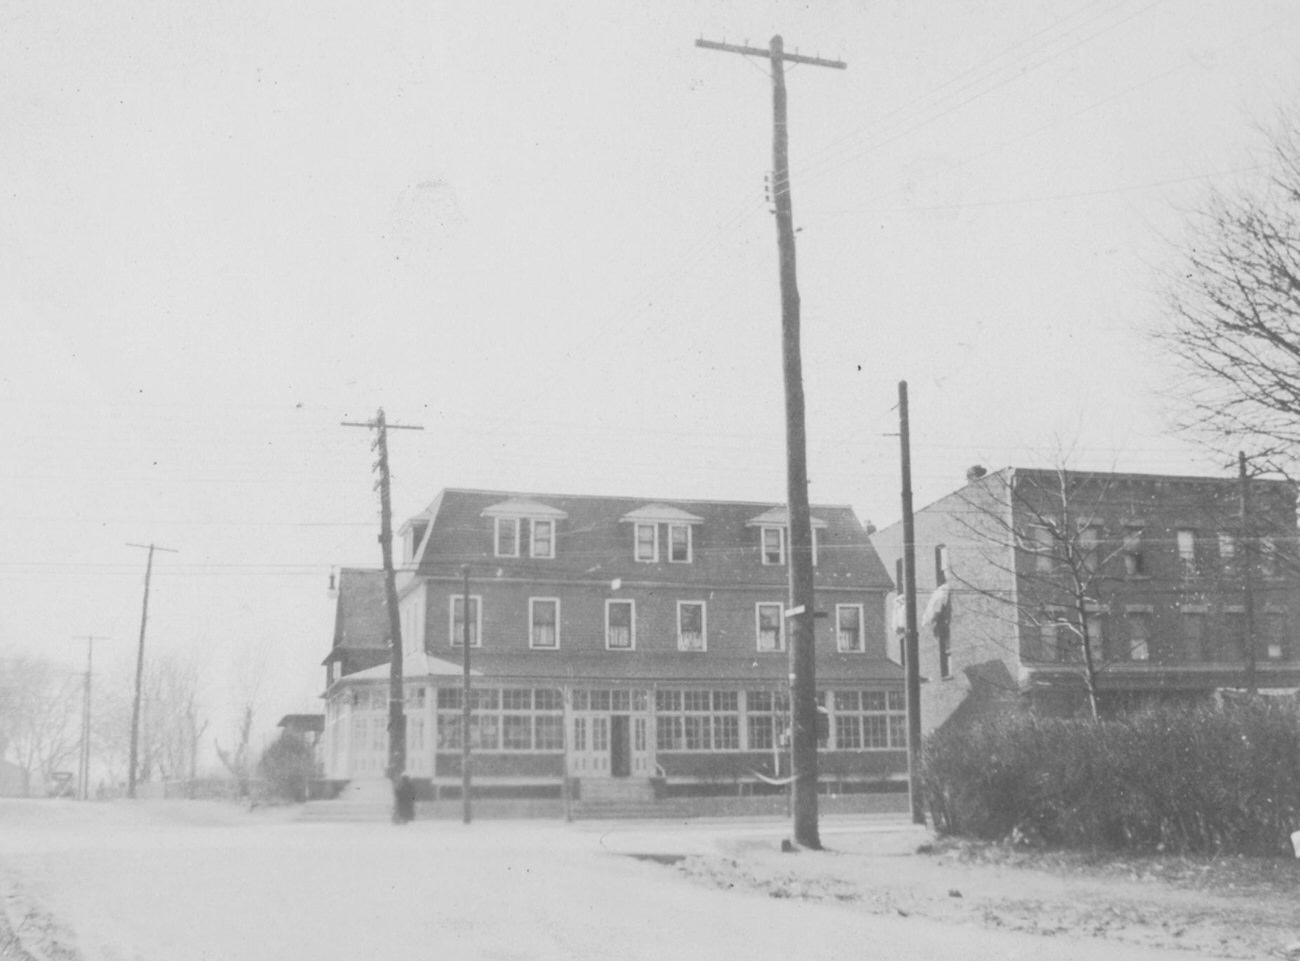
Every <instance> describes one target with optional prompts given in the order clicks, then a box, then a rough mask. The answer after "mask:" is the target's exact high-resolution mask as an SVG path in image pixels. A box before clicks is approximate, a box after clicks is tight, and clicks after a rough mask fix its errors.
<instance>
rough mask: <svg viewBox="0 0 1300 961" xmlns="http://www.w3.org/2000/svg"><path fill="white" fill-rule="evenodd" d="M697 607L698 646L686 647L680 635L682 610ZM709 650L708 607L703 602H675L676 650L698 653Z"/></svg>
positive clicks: (682, 636)
mask: <svg viewBox="0 0 1300 961" xmlns="http://www.w3.org/2000/svg"><path fill="white" fill-rule="evenodd" d="M684 607H698V608H699V609H700V646H699V647H687V646H686V642H685V639H684V635H683V634H682V608H684ZM708 649H709V607H708V604H706V603H705V602H704V601H678V602H677V650H679V651H690V652H691V653H693V654H694V653H700V652H702V651H707V650H708Z"/></svg>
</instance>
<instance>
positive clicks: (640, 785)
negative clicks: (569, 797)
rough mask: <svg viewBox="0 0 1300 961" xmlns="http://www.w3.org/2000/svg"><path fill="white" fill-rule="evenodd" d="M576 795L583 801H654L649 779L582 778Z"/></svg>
mask: <svg viewBox="0 0 1300 961" xmlns="http://www.w3.org/2000/svg"><path fill="white" fill-rule="evenodd" d="M578 793H579V795H580V796H581V798H582V800H584V801H622V802H629V803H649V802H653V801H654V799H655V792H654V787H653V786H652V785H651V783H650V779H649V778H601V777H587V778H583V779H582V782H581V785H580V786H579V789H578Z"/></svg>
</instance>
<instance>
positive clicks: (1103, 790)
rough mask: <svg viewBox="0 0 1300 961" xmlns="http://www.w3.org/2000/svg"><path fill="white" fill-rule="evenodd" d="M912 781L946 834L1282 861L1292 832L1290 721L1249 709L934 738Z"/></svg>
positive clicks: (1296, 734)
mask: <svg viewBox="0 0 1300 961" xmlns="http://www.w3.org/2000/svg"><path fill="white" fill-rule="evenodd" d="M922 779H923V783H924V788H925V793H926V798H927V802H928V804H929V807H930V812H931V815H932V817H933V819H934V824H935V828H936V829H937V830H938V831H939V832H940V833H943V834H954V835H963V836H968V837H976V838H984V839H990V840H1000V839H1005V838H1020V839H1025V840H1029V841H1033V842H1040V843H1045V844H1050V845H1056V846H1064V847H1100V848H1111V849H1121V848H1125V849H1133V850H1146V851H1155V850H1160V851H1173V852H1181V853H1238V854H1284V853H1290V850H1291V849H1290V843H1289V837H1290V834H1291V832H1292V831H1294V830H1297V829H1300V714H1297V712H1296V711H1295V710H1294V709H1293V708H1289V707H1286V706H1282V705H1278V704H1274V703H1266V702H1263V701H1251V702H1246V703H1241V704H1234V705H1228V706H1225V707H1222V708H1211V707H1202V708H1182V707H1177V708H1155V709H1151V710H1147V711H1143V712H1140V713H1135V714H1131V715H1128V716H1124V717H1120V718H1117V719H1113V720H1105V721H1092V720H1084V719H1077V720H1072V719H1062V718H1049V717H1039V716H1035V715H1033V714H1022V713H1016V714H1010V715H1002V716H997V717H992V718H985V719H982V720H979V721H976V722H974V723H972V724H971V725H970V726H968V727H965V728H962V729H952V730H941V731H938V732H936V733H935V734H933V735H931V736H930V737H929V738H928V739H927V741H926V743H925V745H924V750H923V762H922Z"/></svg>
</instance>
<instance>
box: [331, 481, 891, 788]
mask: <svg viewBox="0 0 1300 961" xmlns="http://www.w3.org/2000/svg"><path fill="white" fill-rule="evenodd" d="M812 516H813V528H814V535H815V536H814V540H815V544H814V553H815V577H816V606H817V615H818V617H817V621H816V625H817V626H816V646H817V656H816V671H817V682H818V689H819V695H818V697H819V704H820V708H821V710H822V712H823V714H824V719H825V724H824V734H825V737H824V739H823V743H822V751H821V753H820V764H819V767H820V773H821V776H822V778H823V779H824V780H826V781H827V782H832V781H833V782H835V783H836V784H837V785H840V786H844V787H847V788H849V789H852V786H853V785H866V784H869V783H876V782H879V781H881V780H884V779H887V778H891V777H896V776H899V775H901V774H902V773H903V772H904V771H905V769H906V744H905V738H906V722H905V710H904V690H903V679H902V671H901V669H900V668H899V666H898V665H897V664H895V663H893V662H892V661H890V660H889V659H888V657H887V654H886V627H885V598H886V595H887V593H888V592H889V591H890V590H891V589H892V586H893V585H892V582H891V581H890V578H889V576H888V575H887V573H886V571H885V568H884V566H883V565H882V564H881V562H880V560H879V559H878V558H877V556H876V553H875V550H874V549H873V548H872V546H871V543H870V541H869V540H868V538H867V535H866V533H865V531H864V530H863V529H862V526H861V525H860V524H859V522H858V520H857V518H856V517H855V516H854V514H853V512H852V510H851V509H849V508H848V507H840V506H814V507H813V509H812ZM400 534H401V537H402V541H403V559H404V563H403V566H402V570H401V572H400V573H399V594H400V603H401V628H402V645H403V652H404V657H403V661H404V665H405V671H404V674H405V692H406V693H405V697H406V715H407V729H408V732H407V744H408V761H407V773H408V774H409V775H410V776H411V777H412V778H413V779H414V780H415V781H416V782H417V784H421V783H423V784H424V785H425V788H424V789H423V790H427V791H432V792H433V793H434V794H438V793H440V792H445V791H446V790H454V789H455V788H456V787H457V786H458V785H459V784H460V777H461V757H462V744H463V738H464V737H465V736H466V731H465V730H464V726H463V714H462V708H463V700H462V698H463V691H462V671H463V663H462V662H463V654H464V649H463V647H462V644H463V637H464V636H465V633H464V632H465V629H466V620H468V629H469V644H470V661H471V677H472V695H471V699H472V708H473V710H472V720H471V721H470V725H469V731H468V737H469V742H470V746H471V751H472V755H473V774H474V782H475V784H476V785H478V786H482V787H484V788H485V789H487V788H492V787H495V788H498V789H503V790H504V789H515V790H519V791H526V790H528V789H538V788H541V789H544V790H549V789H557V790H558V786H559V785H560V783H561V781H562V779H563V778H565V777H566V776H567V777H568V778H570V779H574V781H576V782H577V783H576V784H575V786H576V787H577V788H578V790H579V791H582V790H583V784H584V783H586V785H587V787H588V788H590V787H592V785H591V783H590V782H593V781H609V780H611V779H626V780H632V781H642V782H645V783H647V784H649V783H652V782H654V783H657V784H658V785H659V786H660V787H661V790H660V792H659V793H661V794H662V793H668V794H671V793H674V792H677V793H688V792H704V791H710V790H714V789H716V790H718V791H736V790H741V791H743V790H747V789H754V788H758V789H762V786H763V785H765V784H768V783H770V782H772V781H779V780H780V779H781V778H782V777H784V776H787V775H788V774H789V761H788V751H787V749H786V748H787V730H788V726H789V717H788V690H789V671H790V666H789V654H788V652H787V650H786V622H785V616H784V615H785V607H786V598H787V569H786V556H787V516H786V512H785V509H784V508H783V507H781V506H777V505H773V504H753V503H737V502H722V501H689V502H688V501H665V500H652V499H638V498H629V497H592V496H569V495H555V496H551V495H534V494H527V495H525V494H516V493H500V492H489V491H477V490H444V491H443V492H442V493H441V494H439V495H438V497H437V498H436V499H435V500H434V501H433V503H432V504H431V505H430V506H429V507H428V509H427V510H426V511H424V512H423V513H421V514H420V515H418V516H416V517H414V518H412V519H411V520H410V521H408V522H407V523H406V524H405V525H404V526H403V528H402V529H401V532H400ZM466 569H468V595H469V597H468V603H466V600H465V593H466V588H465V585H466V578H465V572H466ZM377 576H378V575H377V574H376V573H375V572H368V571H355V570H354V571H344V572H342V580H341V583H340V590H339V608H338V612H337V618H336V619H337V621H338V623H339V624H340V625H341V626H340V627H338V628H336V632H335V639H334V641H335V643H334V649H333V651H332V652H331V654H330V656H329V657H328V658H327V664H328V665H329V673H328V677H327V681H328V687H327V691H326V694H325V697H326V728H325V743H324V759H325V767H326V776H327V777H329V778H331V779H334V780H337V781H344V780H351V779H356V778H375V777H379V776H382V775H383V773H384V769H385V767H386V756H385V753H386V747H387V704H388V683H389V670H390V668H389V665H388V664H387V663H384V664H372V665H371V666H369V667H364V668H361V667H360V665H361V664H362V663H364V661H365V659H369V658H371V657H372V652H373V648H374V638H375V635H376V632H378V633H379V635H380V636H383V637H384V638H385V639H386V638H387V633H388V632H387V631H386V630H385V629H384V625H385V624H386V619H385V613H384V609H383V601H382V594H381V592H378V591H376V590H374V589H373V588H374V583H375V578H376V577H377ZM365 625H369V626H368V627H366V626H365ZM345 628H346V629H345ZM349 631H350V632H351V633H350V634H349ZM350 636H355V637H356V638H358V639H359V640H363V641H364V645H363V646H365V647H366V648H368V653H367V654H366V655H363V657H362V658H358V656H357V655H356V654H355V653H354V652H351V651H349V650H348V646H349V637H350ZM349 665H352V666H354V667H355V668H357V669H353V670H348V666H349ZM571 783H572V782H571Z"/></svg>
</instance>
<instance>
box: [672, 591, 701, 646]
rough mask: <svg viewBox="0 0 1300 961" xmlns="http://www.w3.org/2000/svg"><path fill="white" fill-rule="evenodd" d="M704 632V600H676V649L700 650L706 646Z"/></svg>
mask: <svg viewBox="0 0 1300 961" xmlns="http://www.w3.org/2000/svg"><path fill="white" fill-rule="evenodd" d="M706 644H707V642H706V640H705V634H704V602H703V601H678V602H677V649H678V650H681V651H702V650H704V649H705V647H706Z"/></svg>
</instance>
